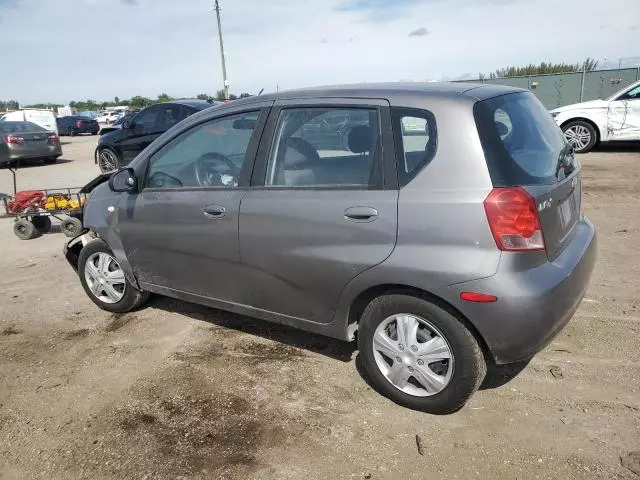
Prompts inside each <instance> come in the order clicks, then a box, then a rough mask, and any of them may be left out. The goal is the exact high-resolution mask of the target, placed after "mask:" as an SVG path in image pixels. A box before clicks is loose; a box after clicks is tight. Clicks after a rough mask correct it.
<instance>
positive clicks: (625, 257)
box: [0, 137, 640, 480]
mask: <svg viewBox="0 0 640 480" xmlns="http://www.w3.org/2000/svg"><path fill="white" fill-rule="evenodd" d="M64 141H65V143H66V144H65V145H64V146H63V148H64V153H65V155H64V160H63V161H61V162H59V163H58V164H56V165H48V166H42V165H37V166H36V165H34V166H31V167H27V168H24V169H23V170H21V171H20V172H19V174H18V188H22V189H26V188H32V187H35V188H38V187H59V186H65V185H81V184H83V183H85V182H86V181H87V180H89V179H91V178H92V177H93V176H95V175H96V174H97V171H98V170H97V168H96V166H95V165H94V164H93V158H92V151H93V147H94V146H95V142H96V137H79V138H74V139H67V138H65V139H64ZM580 159H581V161H582V163H583V166H584V181H585V187H584V210H585V212H586V214H587V215H588V216H589V217H590V218H591V220H592V221H593V222H594V223H595V224H596V226H597V228H598V234H599V260H598V265H597V267H596V271H595V274H594V276H593V279H592V283H591V287H590V289H589V291H588V294H587V297H586V298H585V300H584V302H583V303H582V305H581V307H580V309H579V310H578V312H577V314H576V316H575V317H574V318H573V320H572V321H571V322H570V323H569V325H568V326H567V327H566V328H565V329H564V331H563V332H562V333H561V334H560V335H559V336H558V337H557V338H556V340H555V341H554V342H553V343H552V344H551V345H550V346H549V347H548V348H547V349H545V350H544V351H543V352H542V353H540V354H539V355H538V356H536V357H535V358H534V359H533V360H532V361H531V362H530V363H529V364H528V365H518V366H514V367H511V368H508V369H504V368H503V369H491V371H490V375H489V376H488V378H487V380H486V381H485V384H484V386H483V389H482V390H481V391H479V392H478V393H477V394H476V395H475V396H474V397H473V399H472V401H471V402H470V403H469V404H468V405H467V406H466V407H465V408H463V409H462V410H460V411H459V412H457V413H455V414H452V415H447V416H432V415H426V414H423V413H419V412H414V411H411V410H407V409H404V408H401V407H399V406H396V405H395V404H393V403H391V402H390V401H388V400H387V399H385V398H383V397H381V396H380V395H378V394H377V393H376V392H374V391H373V390H372V389H371V388H370V387H369V386H368V384H367V383H366V382H365V380H363V378H362V377H361V375H360V374H359V373H358V372H359V369H358V365H359V363H358V360H357V351H356V350H355V348H354V346H353V345H349V344H346V343H340V342H336V341H334V340H331V339H327V338H323V337H320V336H316V335H311V334H307V333H304V332H299V331H295V330H292V329H289V328H285V327H281V326H276V325H272V324H267V323H264V322H260V321H257V320H252V319H250V318H245V317H240V316H236V315H232V314H228V313H225V312H221V311H217V310H212V309H209V308H205V307H200V306H197V305H193V304H189V303H185V302H181V301H176V300H171V299H167V298H161V297H155V298H153V299H152V300H151V302H150V304H149V306H148V307H146V308H144V309H142V310H140V311H137V312H135V313H131V314H126V315H111V314H108V313H106V312H104V311H101V310H99V309H98V308H97V307H95V306H94V304H93V303H91V301H90V300H89V299H88V298H87V297H86V295H85V294H84V292H83V290H82V288H81V286H80V283H79V281H78V279H77V277H76V274H75V273H74V272H73V271H72V270H71V268H70V267H69V266H68V265H67V263H66V260H65V259H64V257H63V255H62V245H63V243H64V242H65V240H66V237H64V236H63V235H62V234H61V233H51V234H47V235H44V236H42V237H40V238H37V239H34V240H30V241H21V240H18V239H17V238H16V237H15V236H14V235H13V233H12V229H11V220H9V219H0V245H1V246H2V254H1V255H0V478H2V479H12V478H48V479H50V478H61V479H62V478H64V479H67V478H140V479H142V478H149V479H151V478H225V479H227V478H228V479H301V478H304V479H322V480H326V479H343V478H344V479H352V478H355V479H397V478H403V479H414V478H415V479H436V478H451V479H469V478H483V479H529V478H531V479H534V478H535V479H559V478H561V479H596V478H597V479H636V478H640V476H638V475H636V474H635V473H633V472H632V469H636V470H637V472H638V473H640V464H639V463H638V462H640V458H638V459H636V460H635V463H634V459H633V458H632V457H628V455H629V454H630V453H631V452H634V451H639V450H640V293H639V292H640V258H639V255H638V253H639V252H640V247H639V245H640V174H639V173H638V172H639V171H640V169H639V166H640V147H639V146H628V147H617V148H611V147H609V148H606V149H599V150H598V151H596V152H594V153H591V154H588V155H583V156H581V157H580ZM10 178H11V177H10V174H9V172H8V171H6V170H0V192H3V191H4V192H9V191H10V189H11V182H10ZM516 374H517V375H516ZM417 443H419V444H420V449H419V448H418V445H417ZM419 450H420V451H419ZM421 453H422V454H421ZM625 465H626V466H625Z"/></svg>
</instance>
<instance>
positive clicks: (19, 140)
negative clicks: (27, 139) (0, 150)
mask: <svg viewBox="0 0 640 480" xmlns="http://www.w3.org/2000/svg"><path fill="white" fill-rule="evenodd" d="M2 141H3V142H4V143H11V144H12V145H18V144H19V143H23V142H24V138H22V137H16V136H15V135H5V136H4V137H2Z"/></svg>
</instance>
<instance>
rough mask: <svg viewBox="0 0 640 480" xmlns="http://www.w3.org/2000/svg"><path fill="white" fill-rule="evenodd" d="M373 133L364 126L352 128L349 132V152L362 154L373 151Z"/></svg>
mask: <svg viewBox="0 0 640 480" xmlns="http://www.w3.org/2000/svg"><path fill="white" fill-rule="evenodd" d="M373 141H374V138H373V132H372V130H371V128H369V127H367V126H366V125H358V126H356V127H353V128H352V129H351V131H350V132H349V150H351V151H352V152H353V153H364V152H369V151H371V150H373V148H374V145H373Z"/></svg>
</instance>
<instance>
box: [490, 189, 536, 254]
mask: <svg viewBox="0 0 640 480" xmlns="http://www.w3.org/2000/svg"><path fill="white" fill-rule="evenodd" d="M484 210H485V212H486V213H487V220H489V227H490V228H491V233H492V234H493V238H494V239H495V241H496V245H498V248H499V249H500V250H504V251H513V252H522V251H532V250H544V238H543V237H542V230H541V228H540V217H539V216H538V210H537V209H536V204H535V202H534V201H533V197H532V196H531V195H529V194H528V193H527V192H526V191H525V190H524V189H522V188H519V187H507V188H494V189H493V190H492V191H491V193H490V194H489V196H488V197H487V198H486V200H485V201H484Z"/></svg>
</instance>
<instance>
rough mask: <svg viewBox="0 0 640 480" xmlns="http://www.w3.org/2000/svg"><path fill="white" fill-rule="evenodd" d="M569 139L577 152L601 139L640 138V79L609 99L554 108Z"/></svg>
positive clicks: (607, 140)
mask: <svg viewBox="0 0 640 480" xmlns="http://www.w3.org/2000/svg"><path fill="white" fill-rule="evenodd" d="M551 115H552V116H553V118H554V119H555V121H556V123H557V124H558V125H560V127H561V128H562V131H563V132H564V136H565V137H566V139H567V141H568V142H569V143H570V144H571V145H572V146H573V148H574V150H575V151H576V152H577V153H586V152H588V151H589V150H591V149H592V148H593V147H594V146H595V145H597V144H598V143H599V142H613V141H619V140H640V82H636V83H634V84H632V85H630V86H628V87H625V88H623V89H622V90H620V91H619V92H616V93H615V94H614V95H612V96H611V97H609V98H607V99H606V100H591V101H589V102H582V103H575V104H573V105H567V106H565V107H560V108H556V109H554V110H551Z"/></svg>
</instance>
